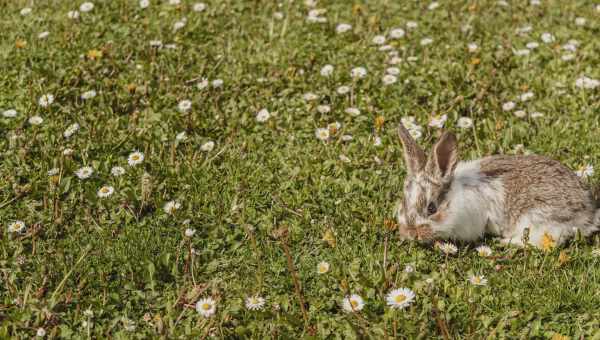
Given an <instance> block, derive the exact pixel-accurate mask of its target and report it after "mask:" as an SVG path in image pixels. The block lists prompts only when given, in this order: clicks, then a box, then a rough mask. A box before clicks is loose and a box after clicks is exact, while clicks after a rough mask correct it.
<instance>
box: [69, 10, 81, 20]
mask: <svg viewBox="0 0 600 340" xmlns="http://www.w3.org/2000/svg"><path fill="white" fill-rule="evenodd" d="M67 18H69V19H72V20H76V19H79V11H68V12H67Z"/></svg>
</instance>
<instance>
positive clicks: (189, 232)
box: [185, 228, 196, 237]
mask: <svg viewBox="0 0 600 340" xmlns="http://www.w3.org/2000/svg"><path fill="white" fill-rule="evenodd" d="M195 233H196V229H192V228H187V229H185V236H186V237H192V236H194V234H195Z"/></svg>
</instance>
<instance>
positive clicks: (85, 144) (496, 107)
mask: <svg viewBox="0 0 600 340" xmlns="http://www.w3.org/2000/svg"><path fill="white" fill-rule="evenodd" d="M151 2H152V4H151V5H150V7H149V8H147V9H143V10H142V9H140V8H139V6H138V2H137V1H133V0H132V1H125V0H115V1H96V2H95V5H96V6H95V8H94V9H93V10H92V11H91V12H88V13H81V15H80V18H79V19H78V20H71V19H69V18H68V17H67V12H68V11H69V10H74V9H76V8H77V6H79V3H76V4H71V2H70V1H60V2H55V1H39V2H36V4H35V6H34V7H33V11H32V13H31V14H29V15H27V16H21V15H20V14H19V12H20V10H21V9H22V8H23V7H26V6H28V5H30V2H29V1H21V0H15V1H6V2H2V3H1V4H0V13H1V14H0V32H3V33H2V39H0V58H1V60H2V62H1V63H0V111H4V110H8V109H15V110H16V111H18V115H17V117H15V118H5V117H2V116H0V135H1V136H2V138H1V139H0V151H1V152H2V155H1V159H2V162H1V164H0V225H2V228H3V229H2V230H3V231H2V234H1V235H2V239H1V241H0V252H1V254H2V255H1V256H0V280H1V283H0V338H9V337H10V338H31V337H32V336H34V335H35V334H36V330H37V329H38V328H40V327H41V328H44V329H45V331H46V334H47V335H46V336H47V337H51V338H52V337H54V338H88V337H91V338H107V337H112V338H117V339H125V338H132V339H135V338H160V337H164V338H194V337H195V338H198V337H204V336H208V335H210V336H214V337H217V338H255V339H263V338H284V339H285V338H300V337H309V336H314V337H315V338H326V337H327V338H361V337H370V338H383V337H385V336H388V337H393V336H397V337H399V338H432V337H434V338H436V337H443V336H444V332H446V333H447V336H448V337H450V338H472V339H480V338H485V337H489V338H550V337H552V336H554V335H556V334H562V335H566V336H570V337H572V338H574V339H579V338H587V339H592V338H594V339H597V338H600V332H599V331H598V329H599V328H600V321H599V320H600V312H599V311H598V306H600V293H599V292H600V257H597V256H596V257H594V256H593V255H592V250H594V249H597V248H598V247H599V246H600V238H599V237H598V236H597V235H596V236H594V237H592V238H590V239H587V240H586V239H584V240H581V239H580V240H575V241H573V242H571V243H570V244H568V245H567V246H566V247H564V248H563V249H556V250H553V251H551V252H540V251H537V250H534V249H529V250H522V249H506V248H501V247H500V246H499V245H497V244H496V243H495V242H494V240H492V239H486V240H482V242H481V243H486V244H488V245H490V246H492V247H493V249H494V255H495V256H496V257H495V258H492V259H486V258H481V257H479V256H477V254H476V253H475V252H474V251H473V248H474V247H476V246H477V245H478V244H479V243H478V244H460V245H459V248H460V250H459V253H458V254H457V255H456V256H451V257H448V258H445V257H444V256H443V255H442V254H440V253H439V251H436V250H435V249H432V248H430V247H425V246H420V245H418V244H415V243H410V242H404V243H401V242H399V241H398V239H397V236H396V234H395V233H394V232H393V231H391V230H389V229H386V228H385V226H384V225H385V222H384V221H385V220H389V219H393V213H392V212H393V208H394V203H395V202H396V201H397V200H398V199H399V198H400V195H401V190H402V181H403V178H404V175H405V171H404V165H403V162H402V155H401V147H400V144H399V141H398V139H397V136H396V131H395V127H396V126H397V124H399V122H400V119H401V118H402V117H404V116H407V115H412V116H415V117H416V120H417V122H418V123H419V124H420V125H422V126H423V138H422V139H421V140H420V142H421V143H422V144H423V145H430V144H431V142H432V141H433V140H434V139H435V138H436V136H437V135H438V134H439V131H440V130H438V129H435V128H430V127H428V126H427V122H428V120H429V118H430V117H431V115H433V114H446V115H447V117H448V120H447V122H446V125H445V126H446V128H447V129H450V130H452V131H455V132H456V133H457V134H458V136H459V139H460V144H461V157H462V158H463V159H470V158H476V157H480V156H484V155H489V154H496V153H514V152H516V151H515V150H516V149H518V147H517V145H518V144H522V145H523V146H524V148H525V149H526V150H527V151H529V152H534V153H538V154H544V155H548V156H550V157H553V158H556V159H559V160H560V161H562V162H563V163H565V164H567V165H568V166H570V167H571V168H573V169H578V168H579V167H581V166H583V165H586V164H591V165H597V164H599V162H600V142H599V138H598V136H600V124H599V119H598V114H599V113H600V93H599V92H598V89H581V88H578V87H576V86H575V81H576V79H578V78H580V77H581V76H584V75H585V76H588V77H590V78H595V79H598V78H600V70H599V69H598V65H599V64H600V53H598V51H600V41H599V40H598V38H597V37H598V34H599V33H600V26H599V25H598V19H599V18H600V12H598V11H597V10H596V9H595V7H594V6H595V4H594V2H592V1H542V4H541V5H540V6H530V5H529V3H528V1H511V3H512V4H511V5H510V6H509V7H502V6H500V5H497V3H496V1H476V0H474V1H470V2H462V1H440V7H439V8H437V9H435V10H427V5H428V4H427V3H420V2H416V1H387V0H379V1H368V2H366V1H354V2H349V1H320V2H319V4H318V6H317V7H318V8H326V9H327V13H326V14H325V15H324V16H325V17H327V20H328V21H327V23H308V22H307V20H306V16H307V13H308V8H307V7H306V6H305V5H304V3H303V1H294V2H288V1H281V3H278V2H271V1H260V2H259V1H241V0H239V1H238V0H229V1H227V0H223V1H216V0H215V1H210V2H207V9H206V10H205V11H204V12H201V13H196V12H193V11H192V4H193V2H190V1H186V0H182V4H181V5H179V6H172V5H169V4H167V3H166V1H165V2H164V3H163V2H161V3H159V1H157V0H151ZM275 12H281V13H282V14H283V19H277V18H275V16H274V13H275ZM184 17H185V18H187V23H186V25H185V27H184V28H182V29H180V30H178V31H177V32H174V31H173V24H174V22H176V21H178V20H181V19H182V18H184ZM576 17H585V18H587V22H586V25H585V26H577V25H575V18H576ZM409 20H414V21H416V22H418V24H419V26H418V28H416V29H414V30H408V29H406V22H407V21H409ZM342 22H344V23H349V24H351V25H352V26H353V29H352V31H351V32H347V33H344V34H336V32H335V27H336V25H337V24H338V23H342ZM466 24H469V25H470V26H471V29H470V30H467V31H464V30H462V29H461V28H462V27H463V26H464V25H466ZM526 25H531V26H532V31H531V32H530V33H528V34H526V35H519V34H517V33H516V30H517V28H519V27H523V26H526ZM394 27H403V28H404V29H405V30H406V31H407V34H406V36H405V37H404V38H402V39H398V40H388V42H389V43H390V44H391V45H392V46H393V48H394V49H396V50H397V51H398V52H399V57H401V58H402V59H403V61H402V62H401V63H400V64H398V65H394V66H396V67H398V68H399V69H400V74H399V75H398V82H397V83H395V84H393V85H390V86H384V85H383V84H382V81H381V78H382V76H383V75H384V72H385V69H386V68H387V67H389V66H392V65H387V64H386V60H387V59H388V58H387V54H386V52H381V51H378V47H377V46H375V45H373V43H372V42H371V41H372V38H373V37H374V36H375V35H377V34H386V33H388V32H389V30H390V29H391V28H394ZM42 31H49V32H50V35H49V36H48V37H47V38H46V39H38V34H39V33H40V32H42ZM543 32H551V33H552V34H554V36H555V37H556V41H555V42H553V43H550V44H546V43H543V42H542V41H541V40H540V35H541V34H542V33H543ZM425 37H431V38H432V39H433V43H432V44H430V45H427V46H421V45H420V43H419V42H420V41H421V39H423V38H425ZM570 39H576V40H578V41H579V42H580V45H579V46H578V48H577V51H576V52H572V53H573V54H574V55H575V58H574V59H573V60H571V61H563V60H561V56H562V55H564V54H567V53H571V52H568V51H565V50H563V49H561V46H562V45H564V44H566V43H567V41H568V40H570ZM151 40H161V41H162V42H163V43H164V44H170V43H175V44H176V48H175V49H168V48H165V47H163V48H161V49H157V48H151V47H150V45H149V42H150V41H151ZM530 41H537V42H539V43H540V46H539V47H538V48H537V49H535V50H532V51H531V54H530V55H529V56H524V57H520V56H515V55H514V54H513V49H514V50H519V49H523V48H525V44H527V43H528V42H530ZM17 42H18V44H21V45H22V42H26V45H25V46H24V47H22V48H18V47H17V46H16V45H17ZM470 42H476V43H477V44H478V45H479V50H478V51H476V52H474V53H470V52H468V51H467V44H468V43H470ZM91 50H97V51H101V52H102V56H101V57H99V58H95V59H90V58H89V57H88V54H89V51H91ZM92 54H93V53H92ZM410 56H415V57H417V58H418V60H416V61H407V58H408V57H410ZM326 64H332V65H334V67H335V70H334V73H333V75H332V76H331V77H329V78H326V77H323V76H321V75H320V70H321V68H322V67H323V66H324V65H326ZM357 66H363V67H366V68H367V70H368V74H367V76H366V77H365V78H364V79H361V80H356V81H353V80H352V79H351V77H350V70H351V69H352V68H353V67H357ZM203 77H204V78H207V79H208V80H209V81H212V80H214V79H222V80H223V81H224V83H223V86H222V87H221V88H212V87H211V86H208V87H207V88H205V89H202V90H201V89H198V88H197V87H196V84H197V83H198V82H199V80H200V79H201V78H203ZM559 83H560V84H559ZM340 85H350V86H352V95H350V94H347V95H339V94H337V93H336V88H337V87H338V86H340ZM88 90H95V91H97V92H98V95H97V96H96V97H95V98H93V99H90V100H86V101H83V100H82V99H80V95H81V94H82V93H83V92H85V91H88ZM527 91H532V92H534V93H535V97H534V98H533V99H531V100H529V101H527V102H525V103H521V102H519V100H518V96H519V95H520V94H522V93H524V92H527ZM306 92H313V93H315V94H318V95H319V96H320V98H319V99H318V100H316V101H313V102H307V101H305V100H304V99H303V95H304V94H305V93H306ZM46 93H51V94H53V95H54V96H55V102H54V103H53V104H52V105H50V106H49V107H47V108H43V107H41V106H39V105H38V98H39V97H40V96H42V95H43V94H46ZM184 99H189V100H191V101H192V103H193V104H192V109H191V110H190V111H189V112H188V113H180V112H178V110H177V105H178V102H180V101H181V100H184ZM507 101H514V102H516V103H517V109H522V110H526V111H527V112H534V111H539V112H542V113H543V114H544V116H543V117H542V118H536V119H533V118H531V117H526V118H518V117H516V116H515V115H514V114H513V112H506V111H503V110H502V104H503V103H505V102H507ZM318 104H329V105H330V106H331V111H330V112H328V113H319V112H318V111H317V109H316V106H317V105H318ZM350 106H354V107H357V108H359V109H360V110H361V115H360V116H358V117H353V116H351V115H349V114H347V113H345V112H344V110H345V109H346V108H347V107H350ZM262 108H267V109H268V110H269V111H270V112H271V113H274V115H273V116H272V117H271V118H270V119H269V120H268V121H267V122H265V123H259V122H257V121H256V119H255V117H256V113H257V112H258V111H259V110H260V109H262ZM34 115H39V116H41V117H42V118H43V119H44V121H43V123H42V124H41V125H38V126H33V125H31V124H29V123H28V122H27V120H28V118H29V117H30V116H34ZM378 116H382V117H384V119H385V123H384V124H383V126H378V125H377V124H376V123H375V121H376V117H378ZM462 116H466V117H470V118H472V119H473V122H474V127H473V128H469V129H459V128H458V127H457V126H456V122H457V120H458V118H459V117H462ZM335 121H338V122H340V123H341V131H339V132H338V133H337V134H335V135H333V136H332V138H331V139H330V140H329V141H328V142H322V141H319V140H317V139H316V138H315V129H316V128H318V127H326V126H327V124H329V123H333V122H335ZM72 123H78V124H79V125H80V126H81V128H80V130H79V131H78V132H76V133H75V134H74V135H73V136H72V137H70V138H65V137H63V132H64V131H65V129H66V128H67V127H68V126H69V125H71V124H72ZM182 131H186V132H187V136H188V138H187V140H186V141H184V142H176V139H175V136H176V135H177V134H178V133H179V132H182ZM342 134H349V135H352V136H353V140H352V141H346V142H345V141H342V140H341V139H340V136H341V135H342ZM375 136H379V137H381V140H382V145H381V146H375V145H374V143H373V141H374V137H375ZM209 140H212V141H214V142H215V147H214V149H213V150H212V151H210V152H206V151H202V150H201V148H200V146H201V145H203V144H204V143H205V142H207V141H209ZM65 148H72V149H73V150H74V152H73V154H72V155H71V156H64V155H63V150H64V149H65ZM134 150H140V151H142V152H143V153H144V155H145V160H144V162H143V163H142V164H140V165H137V166H133V167H132V166H129V165H127V157H128V156H129V154H130V153H131V152H133V151H134ZM340 155H345V156H347V157H348V158H349V159H350V162H343V161H341V160H340V158H339V157H340ZM375 157H377V159H378V160H379V161H377V160H376V158H375ZM84 165H89V166H92V167H93V168H94V169H95V172H94V174H93V175H92V177H90V178H88V179H86V180H80V179H78V178H77V177H76V176H75V175H74V172H75V171H76V170H77V169H79V168H80V167H82V166H84ZM113 166H122V167H124V168H125V169H126V173H125V175H123V176H121V177H118V178H115V177H113V176H111V174H110V170H111V168H112V167H113ZM52 168H58V169H59V174H58V175H56V176H48V175H47V172H48V170H50V169H52ZM144 173H147V174H148V175H146V176H145V180H144V181H142V176H144ZM599 178H600V177H599V176H598V175H597V174H596V175H594V176H592V177H590V178H589V179H588V180H589V181H590V182H591V183H592V184H594V183H597V182H598V179H599ZM105 184H107V185H111V186H113V187H114V189H115V193H114V194H113V195H112V196H110V197H109V198H104V199H101V198H98V196H97V192H98V189H99V188H100V187H101V186H103V185H105ZM170 200H177V201H179V202H180V203H181V208H180V209H179V210H178V211H176V213H175V214H174V215H173V216H171V215H168V214H166V213H165V212H164V211H163V206H164V204H165V203H166V202H168V201H170ZM15 220H22V221H24V222H25V223H26V225H27V228H26V230H25V232H23V233H21V234H14V233H13V234H11V233H8V232H7V230H8V229H7V228H8V225H9V224H10V223H12V222H13V221H15ZM187 223H189V224H187ZM186 228H194V229H195V230H196V231H197V232H196V234H195V235H194V236H193V237H191V238H187V237H185V235H184V230H185V229H186ZM280 228H286V229H287V231H288V232H289V234H288V237H287V238H276V237H275V236H277V235H274V234H277V231H281V229H280ZM328 233H333V237H334V239H335V242H333V241H332V240H331V237H329V238H330V240H329V242H326V241H324V240H323V238H324V236H325V235H327V234H328ZM326 238H327V237H326ZM284 245H287V246H288V247H289V255H290V258H291V259H292V262H293V265H294V268H295V269H294V270H295V271H296V272H297V276H298V280H299V282H300V285H301V295H302V297H303V299H304V300H305V302H306V307H307V308H306V315H305V316H306V319H304V315H303V313H302V311H301V309H300V305H299V301H298V295H297V294H296V291H295V288H294V283H293V278H292V275H291V274H290V271H289V266H288V262H287V257H286V254H285V252H284ZM386 245H387V246H386ZM191 248H193V249H194V255H193V260H192V258H191V255H190V254H191V250H190V249H191ZM561 250H563V251H564V252H565V254H567V255H568V257H569V259H568V260H567V261H560V260H559V252H560V251H561ZM384 254H385V255H384ZM320 261H327V262H329V263H330V264H331V269H330V271H329V272H328V273H326V274H323V275H319V274H318V273H317V264H318V263H319V262H320ZM407 264H411V265H412V266H414V268H415V271H414V272H413V273H410V274H408V273H405V272H404V271H403V270H404V267H405V265H407ZM192 273H193V275H192ZM471 274H482V275H485V276H486V278H488V279H489V282H488V285H487V286H483V287H476V286H473V285H471V284H470V283H469V282H468V281H467V279H468V277H469V276H470V275H471ZM427 279H433V283H426V280H427ZM392 287H408V288H410V289H412V290H413V291H414V292H415V293H416V300H415V303H414V304H413V305H412V306H410V307H409V308H407V309H405V310H400V311H394V310H391V309H390V308H389V307H387V306H386V305H385V294H387V292H388V291H389V290H390V289H391V288H392ZM348 292H350V293H356V294H359V295H361V296H362V297H363V299H365V301H366V306H365V308H364V309H363V310H362V311H361V312H360V313H356V314H355V315H354V314H352V313H345V312H344V311H343V310H342V308H341V307H340V304H341V300H342V298H343V297H344V296H345V295H346V294H347V293H348ZM254 294H259V295H261V296H263V297H265V298H266V300H267V303H266V305H265V308H264V310H263V311H249V310H247V309H246V308H245V306H244V299H245V298H246V297H248V296H251V295H254ZM208 296H212V297H213V298H214V299H215V300H217V313H216V314H215V315H214V316H213V317H211V318H208V319H206V318H203V317H202V316H201V315H199V314H198V313H197V312H196V310H195V309H194V308H193V307H194V304H195V302H196V301H197V300H198V299H200V298H202V297H208ZM275 305H277V306H279V308H278V309H277V308H275V307H274V306H275ZM86 310H90V311H92V312H93V315H89V314H84V311H86ZM133 326H134V327H133Z"/></svg>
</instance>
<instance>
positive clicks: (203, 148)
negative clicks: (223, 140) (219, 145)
mask: <svg viewBox="0 0 600 340" xmlns="http://www.w3.org/2000/svg"><path fill="white" fill-rule="evenodd" d="M214 148H215V142H213V141H211V140H209V141H208V142H206V143H204V144H202V145H201V146H200V151H205V152H211V151H212V150H213V149H214Z"/></svg>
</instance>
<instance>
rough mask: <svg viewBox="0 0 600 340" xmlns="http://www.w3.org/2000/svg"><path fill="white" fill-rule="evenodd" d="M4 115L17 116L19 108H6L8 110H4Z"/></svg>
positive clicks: (6, 116) (7, 116) (8, 116)
mask: <svg viewBox="0 0 600 340" xmlns="http://www.w3.org/2000/svg"><path fill="white" fill-rule="evenodd" d="M2 116H4V117H5V118H14V117H16V116H17V110H14V109H9V110H6V111H4V112H2Z"/></svg>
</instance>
